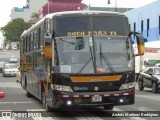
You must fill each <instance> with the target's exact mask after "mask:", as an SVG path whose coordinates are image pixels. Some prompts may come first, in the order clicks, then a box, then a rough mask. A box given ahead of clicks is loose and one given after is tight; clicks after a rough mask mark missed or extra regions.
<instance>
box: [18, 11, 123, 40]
mask: <svg viewBox="0 0 160 120" xmlns="http://www.w3.org/2000/svg"><path fill="white" fill-rule="evenodd" d="M100 14H101V15H105V16H107V15H108V16H123V17H126V16H125V15H124V14H123V13H118V12H110V11H64V12H56V13H51V14H47V15H46V16H44V17H43V18H42V19H40V20H39V21H38V22H37V23H35V24H34V25H32V26H31V27H30V28H29V29H28V30H24V32H23V33H22V35H21V36H20V37H23V36H25V35H27V34H28V33H30V32H31V31H33V30H34V29H36V28H37V27H39V26H40V25H41V24H42V23H44V21H45V20H46V19H52V18H54V17H56V16H65V15H66V16H75V15H100Z"/></svg>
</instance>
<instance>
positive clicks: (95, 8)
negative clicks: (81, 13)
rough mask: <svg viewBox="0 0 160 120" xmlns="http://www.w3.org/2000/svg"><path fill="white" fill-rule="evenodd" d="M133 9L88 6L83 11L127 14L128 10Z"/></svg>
mask: <svg viewBox="0 0 160 120" xmlns="http://www.w3.org/2000/svg"><path fill="white" fill-rule="evenodd" d="M132 9H133V8H120V7H118V8H115V7H91V6H90V5H89V6H88V7H87V8H86V9H85V10H89V11H97V10H98V11H111V12H120V13H124V12H127V11H129V10H132Z"/></svg>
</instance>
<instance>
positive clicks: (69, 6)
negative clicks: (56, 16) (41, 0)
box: [40, 0, 87, 18]
mask: <svg viewBox="0 0 160 120" xmlns="http://www.w3.org/2000/svg"><path fill="white" fill-rule="evenodd" d="M81 2H82V0H48V2H47V3H46V4H45V5H44V6H43V7H42V8H41V10H40V18H42V17H44V16H45V15H46V14H49V13H54V12H61V11H75V10H83V9H85V8H86V7H87V5H86V4H84V3H81Z"/></svg>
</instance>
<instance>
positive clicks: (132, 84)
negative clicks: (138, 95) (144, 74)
mask: <svg viewBox="0 0 160 120" xmlns="http://www.w3.org/2000/svg"><path fill="white" fill-rule="evenodd" d="M135 84H136V83H135V82H131V83H125V84H123V85H122V86H121V87H120V88H119V90H125V89H130V88H133V87H135Z"/></svg>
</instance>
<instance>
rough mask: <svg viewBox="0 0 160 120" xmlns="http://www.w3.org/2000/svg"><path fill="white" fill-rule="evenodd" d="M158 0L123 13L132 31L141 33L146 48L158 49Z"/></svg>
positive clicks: (159, 28)
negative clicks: (127, 18)
mask: <svg viewBox="0 0 160 120" xmlns="http://www.w3.org/2000/svg"><path fill="white" fill-rule="evenodd" d="M159 6H160V0H157V1H155V2H153V3H151V4H148V5H145V6H142V7H139V8H136V9H133V10H130V11H127V12H125V14H126V15H127V16H128V17H129V23H130V28H131V30H132V31H136V32H139V33H141V34H142V35H143V36H144V38H145V42H146V43H145V45H146V47H157V48H159V47H160V9H159Z"/></svg>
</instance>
